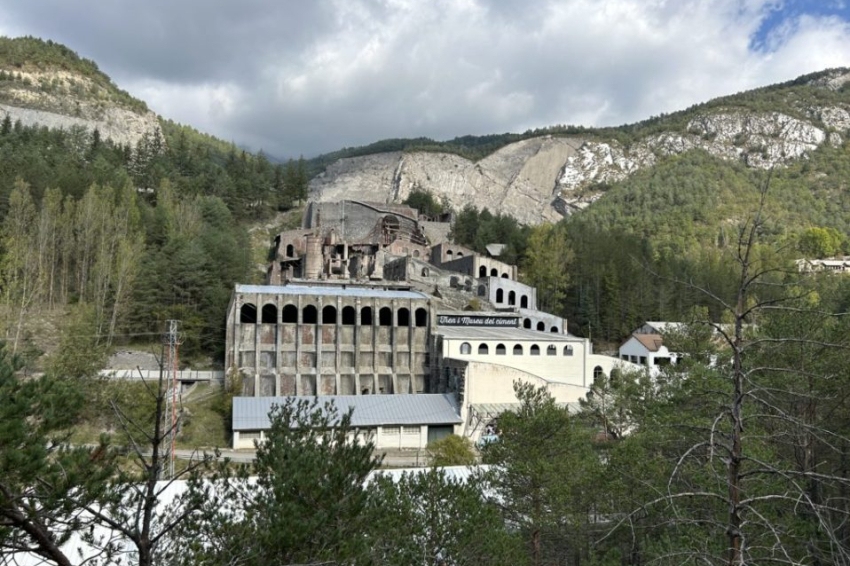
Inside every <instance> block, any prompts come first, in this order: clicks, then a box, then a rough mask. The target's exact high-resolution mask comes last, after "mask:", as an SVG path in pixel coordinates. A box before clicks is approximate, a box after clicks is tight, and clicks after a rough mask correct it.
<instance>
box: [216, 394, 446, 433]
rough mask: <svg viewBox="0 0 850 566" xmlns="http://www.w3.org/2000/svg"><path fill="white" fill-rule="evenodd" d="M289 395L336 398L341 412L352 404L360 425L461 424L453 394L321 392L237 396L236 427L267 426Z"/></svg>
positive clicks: (353, 421)
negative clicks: (334, 393)
mask: <svg viewBox="0 0 850 566" xmlns="http://www.w3.org/2000/svg"><path fill="white" fill-rule="evenodd" d="M287 399H293V400H295V401H302V400H306V401H313V400H317V401H318V404H319V406H320V407H321V406H323V405H324V404H325V403H326V402H329V401H332V402H333V403H334V405H335V406H336V408H337V409H339V412H340V413H345V412H346V411H348V410H349V409H350V408H351V409H353V410H354V412H353V413H352V414H351V424H352V426H356V427H375V426H381V425H439V424H459V423H460V422H461V419H460V414H459V411H458V408H457V400H456V399H455V396H454V395H453V394H427V393H418V394H411V395H319V396H318V397H312V396H293V397H234V398H233V430H267V429H269V428H270V426H271V422H270V421H269V413H270V412H271V410H272V407H273V406H274V405H282V404H283V403H285V402H286V400H287Z"/></svg>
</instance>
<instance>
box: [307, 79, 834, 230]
mask: <svg viewBox="0 0 850 566" xmlns="http://www.w3.org/2000/svg"><path fill="white" fill-rule="evenodd" d="M849 81H850V71H848V70H846V69H842V70H836V71H831V72H826V73H821V74H819V75H818V76H817V78H816V79H813V80H811V81H808V82H805V83H804V84H802V85H794V86H793V87H790V86H789V87H788V88H787V89H786V90H787V92H786V93H785V94H784V95H781V93H782V92H785V91H780V95H781V96H784V98H782V101H783V103H782V104H781V105H780V106H781V107H782V109H783V110H782V111H774V110H753V109H752V108H750V107H747V106H746V105H743V104H737V103H736V101H735V98H734V97H729V101H728V104H711V105H707V106H705V107H701V108H700V107H698V108H696V109H695V110H691V111H686V112H685V113H680V114H686V116H685V118H686V119H683V120H682V119H679V120H673V119H671V120H668V122H669V123H670V127H669V129H664V128H662V129H661V131H660V132H658V131H655V132H654V133H651V134H646V135H643V136H640V135H638V137H637V138H633V139H631V140H630V141H628V142H627V143H623V142H620V141H618V136H614V135H610V134H609V135H608V136H607V137H606V132H605V131H600V132H591V133H589V134H588V135H583V136H543V137H537V138H532V139H526V140H523V141H520V142H517V143H513V144H510V145H507V146H505V147H503V148H501V149H499V150H498V151H496V152H495V153H492V154H491V155H489V156H488V157H486V158H484V159H481V160H480V161H477V162H473V161H470V160H468V159H465V158H463V157H460V156H458V155H454V154H449V153H432V152H394V153H383V154H375V155H367V156H363V157H354V158H349V159H340V160H338V161H336V162H335V163H333V164H331V165H330V166H329V167H328V168H327V169H326V170H325V172H324V173H322V174H320V175H319V176H317V177H316V178H314V179H313V181H312V182H311V185H310V188H311V196H312V198H314V199H316V200H322V201H336V200H339V199H343V198H349V199H360V200H370V201H378V202H388V203H389V202H400V201H402V200H404V199H405V198H406V196H407V195H408V194H409V193H410V191H411V190H413V189H421V190H425V191H428V192H430V193H432V194H434V195H435V196H438V197H439V198H442V199H443V201H444V202H447V203H449V204H450V205H451V206H452V207H454V208H460V207H463V206H464V205H466V204H472V205H474V206H476V207H478V208H479V209H480V208H484V207H486V208H488V209H489V210H490V211H491V212H501V213H507V214H510V215H512V216H514V217H515V218H517V219H518V220H520V221H521V222H525V223H539V222H543V221H552V220H557V219H558V218H560V217H561V216H562V215H565V214H570V213H572V212H573V211H575V210H578V209H581V208H584V207H586V206H588V205H589V204H590V203H592V202H593V201H595V200H596V199H598V198H599V197H600V196H601V195H602V194H603V191H602V189H603V188H604V185H605V184H607V183H611V182H615V181H618V180H621V179H624V178H625V177H627V176H628V175H630V174H631V173H634V172H635V171H637V170H639V169H641V168H645V167H651V166H652V165H653V164H654V163H655V162H656V161H657V160H658V159H659V158H662V157H664V156H669V155H674V154H678V153H683V152H686V151H690V150H694V149H701V150H704V151H706V152H708V153H710V154H711V155H714V156H716V157H719V158H721V159H725V160H737V161H741V162H743V163H745V164H746V165H747V166H750V167H758V168H770V167H782V166H784V165H786V164H788V163H790V162H791V161H793V160H797V159H805V158H806V155H807V154H808V153H809V152H811V151H812V150H814V149H815V148H817V147H818V146H820V145H821V144H825V143H828V144H831V145H833V146H839V145H841V144H843V143H844V139H845V137H846V136H847V132H848V130H850V99H848V100H847V101H845V100H844V98H842V97H828V96H823V97H818V96H802V95H801V94H800V93H801V92H804V93H808V94H811V92H812V91H813V90H815V91H816V90H823V91H832V92H837V91H841V92H844V90H845V89H844V88H843V87H844V86H845V84H847V83H848V82H849ZM795 89H796V90H795ZM800 89H808V90H806V91H801V90H800ZM771 92H773V91H771ZM752 96H755V95H752V94H750V97H751V98H752ZM679 118H681V116H679ZM662 125H663V123H662ZM656 130H657V128H656ZM619 137H622V136H619Z"/></svg>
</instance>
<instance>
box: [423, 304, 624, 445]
mask: <svg viewBox="0 0 850 566" xmlns="http://www.w3.org/2000/svg"><path fill="white" fill-rule="evenodd" d="M462 318H464V317H458V325H457V326H449V325H446V322H447V317H442V318H441V316H440V315H438V316H437V321H438V322H437V324H438V327H437V328H435V329H434V331H433V332H434V336H433V346H432V354H431V359H432V362H433V363H434V366H433V367H434V368H435V369H434V370H432V374H431V388H432V390H433V391H445V392H451V393H454V394H455V395H456V396H457V400H458V403H459V408H460V417H461V419H462V421H463V423H462V425H461V427H460V433H461V434H463V435H464V436H467V437H469V438H470V439H472V440H473V441H475V440H477V439H478V438H479V437H480V436H481V435H482V434H483V433H484V432H485V429H486V427H487V426H488V425H490V424H491V423H492V421H493V420H494V419H495V418H496V417H498V415H499V414H500V413H502V412H504V411H506V410H511V409H513V408H516V407H518V406H519V405H518V403H519V401H518V400H517V398H516V395H515V394H514V383H515V382H522V383H528V384H531V385H533V386H535V387H545V388H546V389H547V390H548V392H549V393H550V394H551V395H552V397H553V398H554V399H555V402H556V403H559V404H562V405H565V406H568V407H572V408H575V409H577V408H578V400H579V398H581V397H584V395H585V394H586V393H587V390H588V388H589V387H590V385H591V384H592V383H593V379H594V377H595V376H596V375H598V374H601V373H605V374H610V372H611V370H612V369H614V368H615V367H620V366H622V365H624V364H623V363H621V362H620V361H619V360H618V359H617V358H613V357H610V356H601V355H597V354H594V353H593V351H592V346H591V344H590V341H589V340H588V339H586V338H578V337H575V336H571V335H567V334H554V333H550V332H537V331H533V330H526V329H523V328H517V327H516V323H517V322H518V317H513V320H511V318H512V317H509V316H508V317H493V316H481V315H478V314H477V313H475V314H473V315H472V316H469V317H465V318H467V319H470V320H472V321H473V322H472V323H474V322H476V321H478V322H480V323H481V324H488V323H489V324H490V325H489V326H469V325H468V326H463V325H462V323H461V322H460V320H461V319H462ZM496 319H498V320H496ZM441 320H442V325H440V324H441V322H440V321H441ZM510 324H514V326H510Z"/></svg>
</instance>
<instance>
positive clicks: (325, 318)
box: [322, 305, 336, 324]
mask: <svg viewBox="0 0 850 566" xmlns="http://www.w3.org/2000/svg"><path fill="white" fill-rule="evenodd" d="M322 324H336V307H335V306H333V305H328V306H326V307H325V308H323V309H322Z"/></svg>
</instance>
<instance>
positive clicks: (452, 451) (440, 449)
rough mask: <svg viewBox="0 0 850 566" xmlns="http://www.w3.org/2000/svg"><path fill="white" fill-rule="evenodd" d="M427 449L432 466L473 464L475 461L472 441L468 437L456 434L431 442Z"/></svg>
mask: <svg viewBox="0 0 850 566" xmlns="http://www.w3.org/2000/svg"><path fill="white" fill-rule="evenodd" d="M425 450H426V452H427V453H428V457H429V458H430V459H431V465H432V466H471V465H472V464H474V463H475V452H474V451H473V449H472V443H471V442H470V441H469V439H468V438H466V437H463V436H458V435H456V434H450V435H448V436H446V437H445V438H441V439H440V440H435V441H434V442H429V443H428V446H426V447H425Z"/></svg>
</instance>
